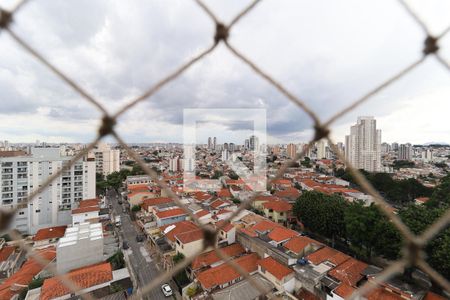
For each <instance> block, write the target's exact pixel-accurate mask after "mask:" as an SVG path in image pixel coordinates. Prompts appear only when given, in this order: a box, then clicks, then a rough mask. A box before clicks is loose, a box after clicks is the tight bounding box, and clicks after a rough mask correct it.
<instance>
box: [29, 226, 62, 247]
mask: <svg viewBox="0 0 450 300" xmlns="http://www.w3.org/2000/svg"><path fill="white" fill-rule="evenodd" d="M66 228H67V226H66V225H63V226H54V227H48V228H41V229H39V230H38V231H37V233H36V234H35V235H34V236H33V242H34V245H33V248H34V249H40V248H46V247H48V246H56V243H57V242H58V240H59V239H60V238H62V237H63V236H64V233H65V232H66Z"/></svg>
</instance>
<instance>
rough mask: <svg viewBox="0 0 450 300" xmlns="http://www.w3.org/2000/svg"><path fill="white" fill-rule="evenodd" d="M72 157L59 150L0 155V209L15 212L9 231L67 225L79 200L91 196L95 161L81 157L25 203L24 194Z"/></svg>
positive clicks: (34, 230)
mask: <svg viewBox="0 0 450 300" xmlns="http://www.w3.org/2000/svg"><path fill="white" fill-rule="evenodd" d="M71 158H72V157H69V156H61V154H60V149H59V148H31V153H30V154H26V153H24V152H22V151H8V152H0V164H1V168H0V176H1V178H2V180H1V181H0V188H1V191H2V202H1V207H2V208H3V209H12V208H14V207H16V208H17V209H18V211H17V214H16V215H15V219H14V222H13V223H12V226H13V228H16V229H17V230H19V231H22V232H26V233H31V234H34V233H36V232H37V231H38V230H39V229H40V228H45V227H49V226H55V225H66V224H70V223H71V210H72V208H73V207H74V206H75V205H76V203H77V202H78V201H80V200H82V199H89V198H94V197H95V161H94V160H93V159H89V158H86V157H85V158H84V159H81V160H79V161H78V162H76V163H75V164H74V165H73V166H71V167H70V169H69V170H65V171H64V172H63V173H62V174H61V175H60V176H59V177H58V178H56V179H55V180H54V181H53V182H52V183H51V184H49V185H48V186H47V188H46V189H44V191H42V192H41V193H40V194H38V195H36V197H34V199H33V200H32V201H31V202H29V203H28V204H26V203H24V201H25V199H26V197H27V196H28V194H29V193H30V192H32V191H34V190H36V189H38V188H39V187H40V186H41V185H42V184H43V183H44V182H45V181H46V180H47V178H48V177H50V176H51V175H52V174H54V173H55V172H57V171H58V170H60V169H61V168H62V167H63V166H64V165H66V164H67V163H68V162H69V160H70V159H71Z"/></svg>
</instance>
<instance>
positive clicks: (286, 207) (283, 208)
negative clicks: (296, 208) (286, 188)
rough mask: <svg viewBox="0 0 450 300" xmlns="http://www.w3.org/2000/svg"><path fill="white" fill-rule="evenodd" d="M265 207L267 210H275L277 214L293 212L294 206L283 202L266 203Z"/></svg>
mask: <svg viewBox="0 0 450 300" xmlns="http://www.w3.org/2000/svg"><path fill="white" fill-rule="evenodd" d="M263 207H264V208H266V209H273V210H274V211H276V212H287V211H292V204H289V203H287V202H286V201H283V200H280V201H272V202H265V203H263Z"/></svg>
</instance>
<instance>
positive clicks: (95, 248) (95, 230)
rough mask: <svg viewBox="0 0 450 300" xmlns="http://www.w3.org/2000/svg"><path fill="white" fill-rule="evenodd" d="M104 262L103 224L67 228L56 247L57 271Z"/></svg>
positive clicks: (83, 224) (63, 271)
mask: <svg viewBox="0 0 450 300" xmlns="http://www.w3.org/2000/svg"><path fill="white" fill-rule="evenodd" d="M101 261H103V230H102V224H101V223H95V224H90V223H82V224H79V225H75V226H73V227H70V228H67V229H66V233H65V235H64V237H62V238H60V239H59V241H58V245H57V247H56V262H57V263H56V270H57V271H58V272H59V273H66V272H68V271H70V270H74V269H77V268H81V267H84V266H87V265H91V264H95V263H99V262H101Z"/></svg>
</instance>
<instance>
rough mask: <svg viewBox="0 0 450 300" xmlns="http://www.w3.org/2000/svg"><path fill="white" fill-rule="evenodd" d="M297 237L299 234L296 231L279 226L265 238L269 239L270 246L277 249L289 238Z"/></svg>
mask: <svg viewBox="0 0 450 300" xmlns="http://www.w3.org/2000/svg"><path fill="white" fill-rule="evenodd" d="M299 235H300V233H298V232H297V231H294V230H291V229H288V228H286V227H281V226H280V227H276V228H274V229H273V230H272V231H271V232H269V234H268V235H267V237H268V238H269V239H270V242H269V243H270V244H272V245H274V246H277V247H278V246H282V245H284V244H285V243H286V242H287V241H289V240H290V239H291V238H293V237H296V236H299Z"/></svg>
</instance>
